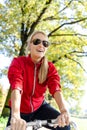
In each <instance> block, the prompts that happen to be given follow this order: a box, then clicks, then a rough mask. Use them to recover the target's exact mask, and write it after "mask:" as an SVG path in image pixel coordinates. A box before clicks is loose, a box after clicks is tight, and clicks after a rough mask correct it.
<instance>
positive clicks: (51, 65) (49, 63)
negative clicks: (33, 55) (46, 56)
mask: <svg viewBox="0 0 87 130" xmlns="http://www.w3.org/2000/svg"><path fill="white" fill-rule="evenodd" d="M48 65H49V68H50V67H52V68H56V67H55V65H54V64H53V63H52V62H50V61H48Z"/></svg>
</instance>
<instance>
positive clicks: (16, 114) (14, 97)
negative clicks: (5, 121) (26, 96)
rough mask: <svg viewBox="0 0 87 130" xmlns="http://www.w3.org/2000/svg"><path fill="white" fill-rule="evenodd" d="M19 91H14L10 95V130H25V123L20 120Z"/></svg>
mask: <svg viewBox="0 0 87 130" xmlns="http://www.w3.org/2000/svg"><path fill="white" fill-rule="evenodd" d="M20 103H21V93H20V90H17V89H14V90H13V91H12V93H11V128H12V130H17V129H18V130H25V129H26V122H25V121H24V120H23V119H21V118H20Z"/></svg>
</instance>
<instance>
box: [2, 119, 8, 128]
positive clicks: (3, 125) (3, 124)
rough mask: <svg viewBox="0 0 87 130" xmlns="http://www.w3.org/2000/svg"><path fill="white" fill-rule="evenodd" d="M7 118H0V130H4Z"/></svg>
mask: <svg viewBox="0 0 87 130" xmlns="http://www.w3.org/2000/svg"><path fill="white" fill-rule="evenodd" d="M7 120H8V117H5V118H4V117H0V130H4V129H5V127H6V124H7Z"/></svg>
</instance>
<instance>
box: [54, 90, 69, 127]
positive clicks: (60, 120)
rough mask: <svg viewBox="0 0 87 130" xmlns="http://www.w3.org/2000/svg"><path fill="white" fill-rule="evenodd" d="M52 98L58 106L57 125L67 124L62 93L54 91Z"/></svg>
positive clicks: (66, 111)
mask: <svg viewBox="0 0 87 130" xmlns="http://www.w3.org/2000/svg"><path fill="white" fill-rule="evenodd" d="M54 99H55V101H56V103H57V105H58V107H59V110H60V113H61V114H60V116H58V125H59V126H60V127H61V126H62V127H64V126H65V125H69V122H70V119H69V113H68V110H67V108H66V105H65V101H64V98H63V95H62V93H61V92H60V91H56V92H55V93H54Z"/></svg>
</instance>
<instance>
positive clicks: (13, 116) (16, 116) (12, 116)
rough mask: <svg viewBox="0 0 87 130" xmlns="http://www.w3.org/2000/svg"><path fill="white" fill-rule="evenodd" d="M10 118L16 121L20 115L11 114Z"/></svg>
mask: <svg viewBox="0 0 87 130" xmlns="http://www.w3.org/2000/svg"><path fill="white" fill-rule="evenodd" d="M11 118H16V119H18V118H20V114H12V115H11Z"/></svg>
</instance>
